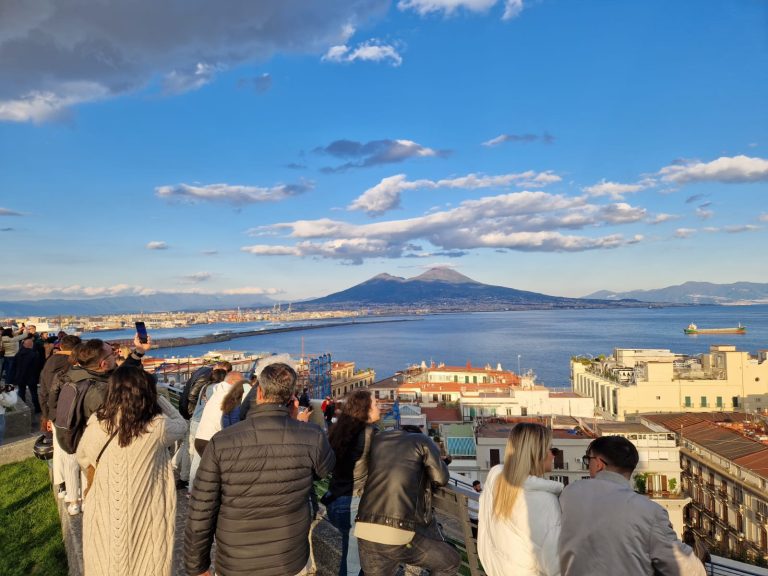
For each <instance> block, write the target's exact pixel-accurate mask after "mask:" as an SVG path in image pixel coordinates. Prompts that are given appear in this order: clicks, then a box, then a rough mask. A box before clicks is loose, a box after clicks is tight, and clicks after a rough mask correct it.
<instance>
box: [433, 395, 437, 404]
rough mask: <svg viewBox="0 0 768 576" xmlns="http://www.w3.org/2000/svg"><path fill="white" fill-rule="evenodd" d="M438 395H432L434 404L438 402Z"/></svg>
mask: <svg viewBox="0 0 768 576" xmlns="http://www.w3.org/2000/svg"><path fill="white" fill-rule="evenodd" d="M437 398H438V396H437V394H432V402H437Z"/></svg>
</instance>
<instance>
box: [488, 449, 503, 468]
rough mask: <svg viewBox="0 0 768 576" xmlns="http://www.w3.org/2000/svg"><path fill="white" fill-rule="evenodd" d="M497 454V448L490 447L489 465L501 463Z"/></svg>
mask: <svg viewBox="0 0 768 576" xmlns="http://www.w3.org/2000/svg"><path fill="white" fill-rule="evenodd" d="M499 456H500V454H499V450H498V449H497V448H491V460H490V462H491V466H496V464H500V463H501V460H500V458H499Z"/></svg>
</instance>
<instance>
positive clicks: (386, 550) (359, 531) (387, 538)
mask: <svg viewBox="0 0 768 576" xmlns="http://www.w3.org/2000/svg"><path fill="white" fill-rule="evenodd" d="M448 478H449V475H448V467H447V466H446V465H445V462H443V461H442V460H441V459H440V450H439V449H438V448H437V446H436V445H435V443H434V442H433V441H432V440H431V439H429V438H428V437H427V436H425V435H424V434H423V433H422V432H421V431H420V430H419V429H418V428H416V427H412V426H404V427H403V430H395V431H392V432H382V433H381V434H377V435H376V436H375V437H374V439H373V443H372V444H371V459H370V462H369V464H368V480H367V481H366V483H365V491H364V492H363V498H362V500H361V501H360V507H359V509H358V512H357V518H356V519H355V536H357V539H358V540H357V542H358V546H359V548H360V561H361V562H360V563H361V565H362V568H363V572H364V573H365V576H390V575H391V574H394V573H395V572H396V571H397V565H398V564H411V565H414V566H419V567H421V568H427V569H429V570H431V574H432V576H453V575H454V574H458V570H459V565H460V563H461V557H460V556H459V553H458V552H457V551H456V549H455V548H454V547H453V546H451V545H450V544H448V543H447V542H445V541H444V540H443V539H442V537H441V536H440V534H439V533H438V531H437V526H436V522H435V519H434V517H433V516H432V484H433V483H434V484H437V485H439V486H445V485H446V484H447V483H448Z"/></svg>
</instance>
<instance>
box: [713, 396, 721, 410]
mask: <svg viewBox="0 0 768 576" xmlns="http://www.w3.org/2000/svg"><path fill="white" fill-rule="evenodd" d="M715 404H716V405H717V407H718V408H722V407H723V397H722V396H718V397H717V400H715Z"/></svg>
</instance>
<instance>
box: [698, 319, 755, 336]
mask: <svg viewBox="0 0 768 576" xmlns="http://www.w3.org/2000/svg"><path fill="white" fill-rule="evenodd" d="M683 332H684V333H685V334H746V333H747V327H746V326H742V325H741V322H739V325H738V326H736V327H732V328H699V327H698V326H696V324H694V323H693V322H691V323H690V324H688V328H685V329H684V330H683Z"/></svg>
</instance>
